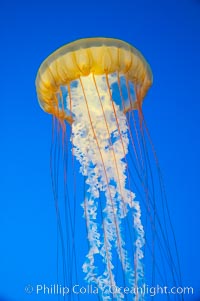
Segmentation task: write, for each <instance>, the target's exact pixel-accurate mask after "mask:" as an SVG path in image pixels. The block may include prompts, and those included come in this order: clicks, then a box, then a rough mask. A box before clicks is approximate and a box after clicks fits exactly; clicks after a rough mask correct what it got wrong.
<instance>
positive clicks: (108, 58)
mask: <svg viewBox="0 0 200 301" xmlns="http://www.w3.org/2000/svg"><path fill="white" fill-rule="evenodd" d="M152 81H153V76H152V72H151V69H150V66H149V64H148V63H147V62H146V60H145V59H144V57H143V56H142V54H141V53H140V52H139V51H138V50H137V49H136V48H134V47H133V46H131V45H130V44H128V43H126V42H124V41H121V40H117V39H110V38H88V39H81V40H78V41H75V42H72V43H69V44H67V45H65V46H63V47H61V48H60V49H58V50H57V51H55V52H54V53H53V54H51V55H50V56H49V57H48V58H47V59H46V60H45V61H44V62H43V63H42V65H41V66H40V68H39V71H38V74H37V78H36V90H37V96H38V100H39V104H40V106H41V108H42V109H43V110H44V111H45V112H47V113H49V114H51V115H52V146H51V153H50V158H51V176H52V187H53V194H54V200H55V208H56V214H57V224H58V232H59V237H60V249H61V254H62V259H63V261H62V262H63V265H62V270H63V272H62V275H63V278H64V281H65V284H66V283H67V284H68V285H69V283H70V285H71V286H73V283H78V282H77V281H78V279H79V278H80V275H82V274H83V275H84V276H83V278H84V283H87V284H88V285H93V287H90V290H91V292H90V293H91V294H93V296H92V300H94V299H95V297H96V298H97V300H103V301H107V300H118V301H121V300H135V301H141V300H147V299H148V296H147V297H146V295H145V294H147V293H148V292H147V291H146V292H145V291H144V287H145V284H146V282H145V281H146V279H147V280H148V281H150V282H151V285H153V284H154V285H155V284H156V283H158V281H160V282H159V284H160V285H161V284H166V283H171V284H173V285H175V284H177V283H180V279H181V276H180V270H179V261H178V255H177V247H176V241H175V237H174V232H173V228H172V224H171V219H170V214H169V209H168V206H167V201H166V195H165V189H164V185H163V181H162V174H161V171H160V167H159V163H158V159H157V155H156V152H155V148H154V146H153V143H152V140H151V137H150V133H149V130H148V127H147V124H146V121H145V119H144V114H143V110H142V105H143V100H144V97H145V96H146V94H147V92H148V90H149V88H150V86H151V84H152ZM156 183H157V184H156ZM61 203H62V204H61ZM78 207H79V208H81V211H82V215H83V216H82V217H81V219H82V220H81V221H80V220H77V219H79V218H80V217H79V216H78V217H77V214H78V213H77V212H78V210H79V209H78ZM159 212H161V213H160V214H159ZM77 225H78V226H77ZM83 229H85V230H83ZM84 243H85V244H86V247H85V248H84V247H82V246H83V245H84ZM82 253H84V260H83V262H82V263H80V262H79V261H80V257H81V256H82V255H81V254H82ZM174 254H175V255H174ZM80 265H81V269H80ZM169 278H170V280H169ZM150 279H151V280H150ZM74 281H76V282H74ZM93 288H94V289H93ZM142 288H143V290H142ZM78 289H79V285H74V286H73V289H72V293H73V294H74V295H73V298H72V297H71V299H73V300H74V299H75V298H81V297H83V295H81V294H80V291H78ZM146 289H147V286H146ZM94 294H96V295H94ZM151 297H152V295H151ZM162 297H163V296H162ZM173 297H174V296H173ZM158 298H160V297H158ZM166 298H167V300H169V299H170V295H168V296H167V297H166ZM174 298H177V300H179V299H181V298H182V297H180V296H175V297H174ZM86 299H87V300H89V299H88V296H87V298H86ZM163 300H164V299H163ZM173 300H175V299H173ZM181 300H182V299H181Z"/></svg>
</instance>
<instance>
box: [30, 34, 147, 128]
mask: <svg viewBox="0 0 200 301" xmlns="http://www.w3.org/2000/svg"><path fill="white" fill-rule="evenodd" d="M113 73H116V74H117V77H118V78H117V80H118V82H119V81H120V76H124V77H125V78H126V81H127V83H132V84H133V85H135V87H136V88H137V99H136V98H134V99H133V98H131V99H129V101H127V102H126V104H124V105H125V106H124V111H125V112H127V111H129V110H132V109H134V108H136V107H137V104H136V103H135V102H136V100H137V102H139V103H140V104H141V103H142V101H143V99H144V97H145V95H146V93H147V91H148V89H149V87H150V86H151V84H152V73H151V69H150V67H149V65H148V64H147V62H146V61H145V59H144V58H143V56H142V55H141V54H140V52H139V51H138V50H136V49H135V48H134V47H133V46H131V45H130V44H127V43H125V42H123V41H121V40H116V39H108V38H90V39H81V40H78V41H75V42H73V43H70V44H67V45H65V46H63V47H61V48H60V49H58V50H57V51H55V52H54V53H53V54H51V55H50V56H49V57H48V58H47V59H46V60H45V61H44V62H43V63H42V65H41V66H40V69H39V71H38V74H37V78H36V89H37V95H38V99H39V103H40V105H41V107H42V109H43V110H44V111H45V112H48V113H50V114H55V115H56V116H59V117H61V118H64V119H66V120H67V121H68V122H70V123H71V122H72V120H71V115H70V114H69V111H68V112H65V109H66V108H65V107H63V108H61V107H59V99H58V97H57V93H59V92H60V87H61V86H66V87H68V88H69V87H70V84H71V83H72V82H73V81H76V80H78V79H79V78H81V77H87V76H89V75H91V74H92V75H93V76H95V75H96V76H109V75H111V74H113ZM121 101H122V100H121ZM63 106H64V104H63ZM69 109H70V108H68V110H69ZM63 114H64V115H63Z"/></svg>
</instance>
